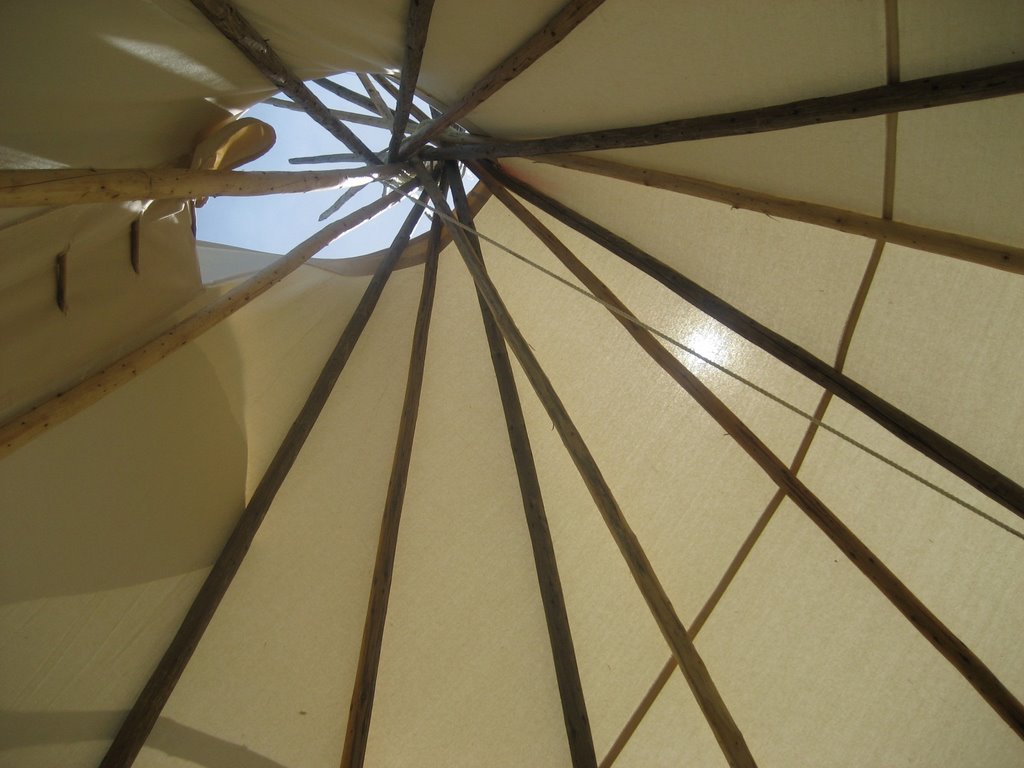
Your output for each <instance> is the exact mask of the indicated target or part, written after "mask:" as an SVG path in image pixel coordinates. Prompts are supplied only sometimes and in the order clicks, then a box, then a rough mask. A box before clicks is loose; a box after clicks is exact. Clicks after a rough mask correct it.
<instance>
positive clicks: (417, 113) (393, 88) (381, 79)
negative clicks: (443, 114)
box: [370, 69, 430, 133]
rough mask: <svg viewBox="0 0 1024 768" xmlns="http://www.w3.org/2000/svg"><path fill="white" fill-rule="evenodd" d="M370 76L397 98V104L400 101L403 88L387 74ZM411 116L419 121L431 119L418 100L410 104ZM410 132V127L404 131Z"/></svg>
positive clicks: (392, 96)
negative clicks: (420, 106)
mask: <svg viewBox="0 0 1024 768" xmlns="http://www.w3.org/2000/svg"><path fill="white" fill-rule="evenodd" d="M404 71H405V70H404V69H403V72H404ZM370 77H372V78H373V81H374V82H375V83H377V85H379V86H380V87H381V88H383V89H384V90H385V91H387V92H388V93H389V94H391V98H393V99H394V100H395V103H396V104H397V103H398V100H399V99H400V98H401V93H402V92H401V89H400V88H399V87H398V86H397V85H395V84H394V83H393V82H392V81H391V80H390V79H389V78H388V77H387V75H370ZM413 90H414V93H413V95H414V96H415V95H416V93H415V88H414V89H413ZM424 100H426V99H424ZM409 117H415V118H416V120H417V121H423V120H429V119H430V115H428V114H427V113H426V112H424V111H423V110H422V109H420V108H419V107H418V106H416V102H415V101H412V102H410V104H409ZM408 132H409V129H408V128H406V129H405V131H403V133H408Z"/></svg>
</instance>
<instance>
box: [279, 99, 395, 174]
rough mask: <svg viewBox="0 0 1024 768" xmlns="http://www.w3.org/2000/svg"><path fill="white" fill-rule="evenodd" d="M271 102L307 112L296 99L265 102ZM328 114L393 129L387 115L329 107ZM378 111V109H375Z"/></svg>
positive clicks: (348, 120) (363, 123) (360, 156)
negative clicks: (366, 113) (379, 115)
mask: <svg viewBox="0 0 1024 768" xmlns="http://www.w3.org/2000/svg"><path fill="white" fill-rule="evenodd" d="M263 103H264V104H269V105H270V106H272V107H279V108H281V109H287V110H290V111H292V112H305V111H306V109H305V108H304V107H303V106H302V105H301V104H296V103H295V102H294V101H286V100H285V99H276V98H273V97H271V98H269V99H267V100H266V101H264V102H263ZM327 112H328V114H330V116H331V117H333V118H335V119H337V120H344V121H345V122H348V123H357V124H358V125H368V126H370V127H371V128H382V129H384V130H391V120H390V119H389V118H387V117H378V116H376V115H364V114H361V113H359V112H347V111H346V110H343V109H328V110H327ZM374 112H376V110H374ZM356 157H357V158H358V159H359V160H362V159H363V156H362V155H360V154H356Z"/></svg>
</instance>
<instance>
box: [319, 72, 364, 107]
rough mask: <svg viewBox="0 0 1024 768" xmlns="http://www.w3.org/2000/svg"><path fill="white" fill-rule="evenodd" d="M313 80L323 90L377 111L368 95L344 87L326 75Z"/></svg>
mask: <svg viewBox="0 0 1024 768" xmlns="http://www.w3.org/2000/svg"><path fill="white" fill-rule="evenodd" d="M313 82H314V83H316V84H317V85H319V86H320V87H321V88H323V89H324V90H326V91H330V92H331V93H333V94H334V95H335V96H338V97H340V98H342V99H345V100H346V101H349V102H351V103H353V104H356V105H358V106H360V107H362V108H363V109H365V110H368V111H370V112H376V111H377V110H376V107H374V106H373V102H372V101H371V100H370V97H369V96H366V95H364V94H362V93H359V91H353V90H352V89H351V88H346V87H345V86H344V85H341V84H339V83H336V82H334V81H333V80H328V79H327V78H326V77H321V78H319V79H317V80H314V81H313Z"/></svg>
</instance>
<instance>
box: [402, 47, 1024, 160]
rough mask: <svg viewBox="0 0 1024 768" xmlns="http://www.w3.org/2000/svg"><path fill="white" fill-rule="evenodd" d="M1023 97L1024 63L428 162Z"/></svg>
mask: <svg viewBox="0 0 1024 768" xmlns="http://www.w3.org/2000/svg"><path fill="white" fill-rule="evenodd" d="M1021 91H1024V61H1014V62H1011V63H1009V64H998V65H996V66H993V67H984V68H982V69H972V70H968V71H965V72H953V73H951V74H948V75H937V76H935V77H922V78H920V79H918V80H906V81H903V82H898V83H891V84H888V85H881V86H878V87H876V88H867V89H865V90H862V91H854V92H852V93H842V94H838V95H836V96H825V97H821V98H816V99H802V100H800V101H793V102H789V103H788V104H778V105H776V106H771V107H761V108H759V109H747V110H743V111H740V112H727V113H724V114H718V115H706V116H703V117H688V118H684V119H682V120H670V121H668V122H665V123H655V124H652V125H638V126H632V127H629V128H615V129H611V130H606V131H590V132H588V133H576V134H571V135H567V136H553V137H550V138H545V139H528V140H524V141H501V140H492V141H486V142H481V143H478V144H466V145H461V146H454V145H453V146H444V147H433V148H427V149H425V150H424V151H423V153H422V156H423V157H424V158H429V159H432V160H433V159H439V158H443V159H457V160H468V159H473V158H484V157H509V156H514V157H529V156H532V155H543V154H550V153H554V152H592V151H594V150H600V149H624V148H627V147H649V146H654V145H656V144H668V143H672V142H677V141H694V140H697V139H714V138H719V137H722V136H740V135H744V134H750V133H762V132H764V131H778V130H783V129H786V128H799V127H802V126H806V125H818V124H820V123H830V122H835V121H837V120H855V119H858V118H862V117H872V116H874V115H884V114H887V113H890V112H905V111H908V110H912V109H926V108H928V107H940V106H945V105H948V104H961V103H963V102H967V101H977V100H979V99H992V98H996V97H999V96H1009V95H1011V94H1015V93H1020V92H1021Z"/></svg>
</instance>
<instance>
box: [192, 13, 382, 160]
mask: <svg viewBox="0 0 1024 768" xmlns="http://www.w3.org/2000/svg"><path fill="white" fill-rule="evenodd" d="M192 5H194V6H195V7H196V8H197V9H198V10H199V11H200V12H201V13H202V14H203V15H204V16H206V18H207V19H209V20H210V22H211V23H212V24H213V25H214V26H215V27H217V29H219V30H220V32H221V34H223V35H224V36H225V37H226V38H227V39H228V40H230V41H231V42H232V43H233V44H234V46H235V47H236V48H238V50H239V51H241V52H242V54H244V55H245V57H246V58H247V59H248V60H249V61H250V62H252V64H253V65H255V66H256V68H257V69H259V71H260V72H262V73H263V75H264V77H266V78H267V79H268V80H270V82H272V83H273V84H274V85H276V86H277V87H278V88H280V89H281V90H282V91H283V92H284V93H285V94H286V95H287V96H288V97H289V98H290V99H291V100H292V101H294V102H296V103H298V104H300V105H302V108H303V109H304V110H305V111H306V114H308V115H309V116H310V117H311V118H313V119H314V120H315V121H316V122H317V123H319V124H320V125H321V126H322V127H323V128H325V129H326V130H327V131H329V132H330V133H331V135H332V136H334V137H335V138H336V139H337V140H338V141H340V142H341V143H342V144H344V145H345V146H346V147H348V148H349V149H351V150H352V151H353V152H357V153H359V155H360V156H361V157H362V158H363V159H364V160H365V161H366V162H367V163H370V164H376V163H379V162H380V159H379V158H378V157H377V156H376V155H375V154H374V153H373V152H372V151H371V150H370V148H369V147H367V146H366V145H365V144H363V142H362V141H361V140H360V139H359V137H358V136H356V135H355V134H354V133H352V130H351V129H350V128H349V127H348V126H347V125H345V124H344V123H342V122H341V121H339V120H337V119H336V118H334V117H333V116H332V115H331V113H330V110H328V109H327V107H325V106H324V105H323V103H322V102H321V101H320V100H319V99H318V98H317V97H316V96H315V95H313V92H312V91H311V90H309V88H308V87H306V85H305V83H303V82H302V81H301V80H299V78H298V77H296V76H295V74H294V73H293V72H292V71H291V70H290V69H288V67H287V65H285V63H284V61H282V60H281V57H280V56H278V55H277V53H276V52H275V51H274V49H273V48H271V47H270V43H268V42H267V40H266V38H265V37H263V36H262V35H260V33H259V32H258V31H257V30H256V28H255V27H253V25H252V24H250V23H249V21H248V20H247V19H246V18H245V17H244V16H242V14H241V13H240V12H239V11H238V9H237V8H235V7H234V6H233V5H232V4H231V3H229V2H227V0H192Z"/></svg>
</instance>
